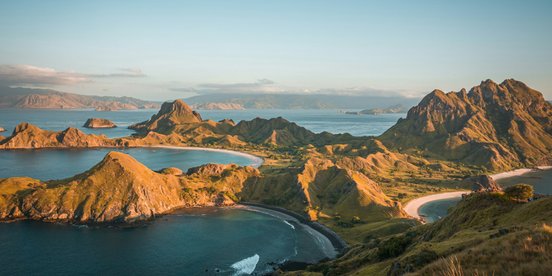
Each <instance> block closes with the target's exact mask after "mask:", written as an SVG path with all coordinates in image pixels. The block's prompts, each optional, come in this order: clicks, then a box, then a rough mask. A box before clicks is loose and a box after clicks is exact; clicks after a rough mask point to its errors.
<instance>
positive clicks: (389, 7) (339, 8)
mask: <svg viewBox="0 0 552 276" xmlns="http://www.w3.org/2000/svg"><path fill="white" fill-rule="evenodd" d="M550 14H552V1H271V2H269V1H25V0H18V1H4V2H3V3H2V4H0V66H1V67H0V84H7V85H14V86H35V87H50V88H55V89H59V90H64V91H70V92H76V93H83V94H99V95H127V96H135V97H140V98H147V99H157V100H166V99H172V98H177V97H186V96H190V95H192V94H194V93H207V92H248V93H254V92H264V93H266V92H281V93H319V92H320V93H376V94H381V95H394V94H396V93H399V94H404V95H413V96H416V95H423V94H425V93H427V92H429V91H431V90H432V89H434V88H440V89H443V90H446V91H450V90H459V89H460V88H462V87H466V88H470V87H472V86H474V85H477V84H479V82H480V81H481V80H483V79H487V78H491V79H494V80H495V81H497V82H501V81H502V80H504V79H505V78H515V79H518V80H521V81H524V82H526V83H527V84H528V85H530V86H532V87H534V88H536V89H537V90H540V91H541V92H543V93H544V94H545V97H547V98H548V99H551V98H552V35H551V31H550V29H551V28H552V16H550Z"/></svg>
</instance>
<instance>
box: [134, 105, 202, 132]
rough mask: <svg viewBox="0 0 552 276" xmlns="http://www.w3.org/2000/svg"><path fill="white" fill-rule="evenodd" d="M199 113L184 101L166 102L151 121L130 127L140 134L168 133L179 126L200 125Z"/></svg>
mask: <svg viewBox="0 0 552 276" xmlns="http://www.w3.org/2000/svg"><path fill="white" fill-rule="evenodd" d="M201 121H202V119H201V116H200V115H199V113H197V112H195V111H193V110H192V109H191V108H190V107H189V106H188V105H187V104H186V103H185V102H184V101H182V100H176V101H174V102H165V103H163V105H161V109H160V110H159V112H158V113H157V114H155V115H153V116H152V117H151V119H149V120H147V121H144V122H141V123H137V124H134V125H131V126H129V128H130V129H134V130H136V131H140V132H149V131H156V132H160V133H166V132H168V131H170V130H172V129H173V128H174V127H175V126H177V125H182V124H193V123H200V122H201Z"/></svg>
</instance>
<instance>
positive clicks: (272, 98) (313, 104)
mask: <svg viewBox="0 0 552 276" xmlns="http://www.w3.org/2000/svg"><path fill="white" fill-rule="evenodd" d="M419 100H420V99H418V98H407V97H403V96H394V97H382V96H362V95H329V94H312V95H299V94H229V93H228V94H227V93H220V94H205V95H198V96H193V97H190V98H187V99H185V101H186V102H187V103H189V104H190V105H192V106H208V104H211V103H226V104H234V105H235V106H236V107H239V108H240V109H241V108H245V109H367V108H368V109H369V108H381V107H387V106H393V105H399V104H400V105H403V106H407V107H410V106H414V105H416V104H417V103H418V101H419Z"/></svg>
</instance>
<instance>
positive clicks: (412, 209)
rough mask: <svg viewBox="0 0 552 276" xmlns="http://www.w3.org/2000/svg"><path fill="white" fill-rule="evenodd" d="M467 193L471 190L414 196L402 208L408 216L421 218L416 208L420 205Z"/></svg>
mask: <svg viewBox="0 0 552 276" xmlns="http://www.w3.org/2000/svg"><path fill="white" fill-rule="evenodd" d="M469 193H471V191H468V190H465V191H458V192H447V193H440V194H434V195H428V196H423V197H419V198H415V199H413V200H411V201H409V202H407V203H406V205H405V206H404V210H405V211H406V213H407V214H408V215H409V216H411V217H413V218H416V219H421V217H420V214H419V213H418V210H419V209H420V207H421V206H422V205H424V204H426V203H428V202H431V201H434V200H441V199H449V198H456V197H461V196H462V195H463V194H469Z"/></svg>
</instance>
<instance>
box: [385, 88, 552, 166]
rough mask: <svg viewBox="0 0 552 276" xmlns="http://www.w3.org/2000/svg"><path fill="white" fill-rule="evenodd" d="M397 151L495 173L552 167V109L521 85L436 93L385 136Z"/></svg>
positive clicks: (428, 96)
mask: <svg viewBox="0 0 552 276" xmlns="http://www.w3.org/2000/svg"><path fill="white" fill-rule="evenodd" d="M380 139H381V140H382V141H383V142H384V143H385V144H386V145H389V146H391V147H393V148H395V149H399V150H402V151H408V152H420V151H421V152H422V153H423V154H427V155H430V156H431V157H434V158H437V159H448V160H456V161H460V162H463V163H467V164H474V165H482V166H486V167H488V168H491V169H495V170H504V169H509V168H512V167H518V166H527V165H535V164H537V165H538V164H549V163H550V162H551V161H552V160H551V156H552V154H551V153H552V104H550V103H549V102H547V101H545V100H544V97H543V96H542V94H541V93H540V92H538V91H536V90H533V89H531V88H529V87H528V86H526V85H525V84H524V83H522V82H519V81H515V80H511V79H509V80H505V81H504V82H503V83H501V84H496V83H494V82H493V81H491V80H487V81H484V82H482V83H481V85H479V86H476V87H474V88H472V89H471V90H470V92H466V90H464V89H463V90H461V91H460V92H450V93H444V92H442V91H440V90H435V91H433V92H432V93H430V94H429V95H427V96H426V97H425V98H424V99H423V100H422V101H421V102H420V103H419V104H418V105H417V106H415V107H413V108H412V109H410V110H409V111H408V115H407V117H406V119H402V120H399V122H398V123H397V124H396V125H395V126H393V127H392V128H390V129H389V130H388V131H386V132H385V133H384V134H383V135H381V136H380Z"/></svg>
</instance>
